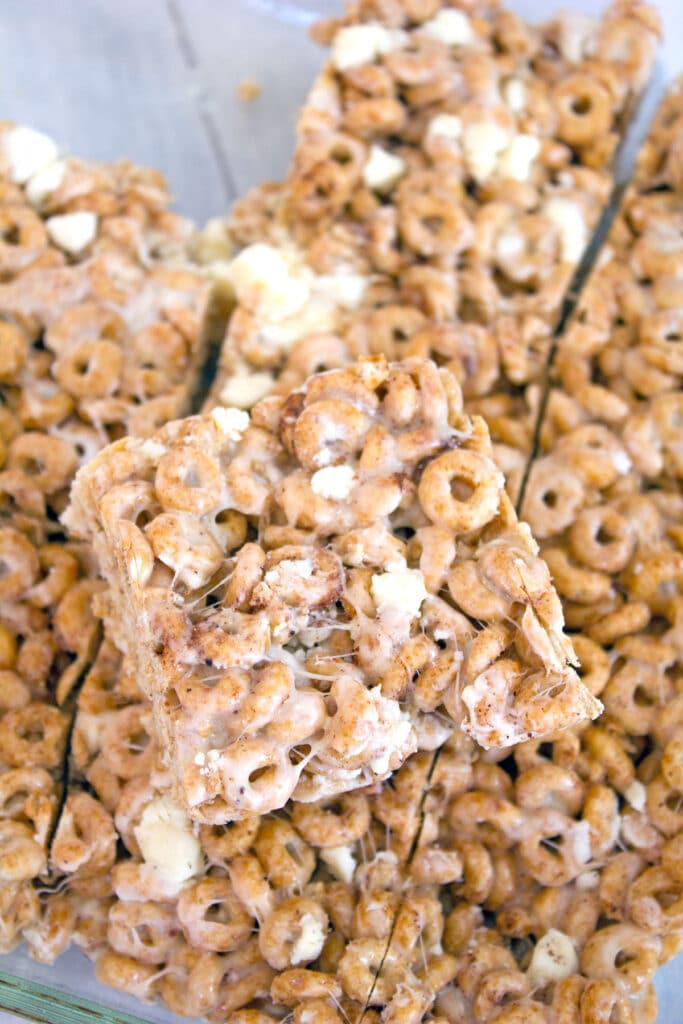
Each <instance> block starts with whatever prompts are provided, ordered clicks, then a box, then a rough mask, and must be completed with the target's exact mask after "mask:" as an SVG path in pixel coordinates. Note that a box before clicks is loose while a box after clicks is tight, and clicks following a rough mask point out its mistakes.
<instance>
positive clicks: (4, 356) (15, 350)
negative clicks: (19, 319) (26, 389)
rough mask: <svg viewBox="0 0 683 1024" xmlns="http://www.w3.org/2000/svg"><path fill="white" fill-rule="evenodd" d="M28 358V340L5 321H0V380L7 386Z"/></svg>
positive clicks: (22, 333) (13, 381)
mask: <svg viewBox="0 0 683 1024" xmlns="http://www.w3.org/2000/svg"><path fill="white" fill-rule="evenodd" d="M27 358H28V339H27V337H26V335H25V334H24V332H23V331H22V330H21V329H20V328H19V327H17V326H15V324H12V323H9V321H7V320H0V380H2V381H6V382H7V383H9V384H13V383H16V381H15V378H16V375H17V374H18V373H19V371H20V370H21V369H22V367H23V366H24V365H25V363H26V360H27Z"/></svg>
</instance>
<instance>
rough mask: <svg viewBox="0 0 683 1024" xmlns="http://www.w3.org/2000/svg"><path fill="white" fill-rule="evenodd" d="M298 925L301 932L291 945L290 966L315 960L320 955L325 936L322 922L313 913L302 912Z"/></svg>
mask: <svg viewBox="0 0 683 1024" xmlns="http://www.w3.org/2000/svg"><path fill="white" fill-rule="evenodd" d="M300 927H301V932H300V934H299V936H298V938H297V939H296V941H295V942H294V944H293V945H292V950H291V954H290V961H289V962H290V963H291V964H292V966H294V965H295V964H303V963H306V964H309V963H310V962H311V961H312V960H316V959H317V958H318V957H319V956H320V954H321V952H322V948H323V946H324V945H325V939H326V938H327V935H326V931H325V928H324V927H323V924H322V922H321V921H319V920H318V918H317V917H314V916H313V914H303V916H302V918H301V922H300Z"/></svg>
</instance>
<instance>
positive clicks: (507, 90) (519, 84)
mask: <svg viewBox="0 0 683 1024" xmlns="http://www.w3.org/2000/svg"><path fill="white" fill-rule="evenodd" d="M502 93H503V99H504V100H505V103H506V105H507V107H508V110H511V111H512V113H513V114H521V113H522V111H523V110H524V108H525V107H526V85H525V84H524V82H523V81H522V79H521V78H508V80H507V82H506V83H505V84H504V86H503V89H502Z"/></svg>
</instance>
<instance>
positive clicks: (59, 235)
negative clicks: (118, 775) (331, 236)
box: [0, 123, 210, 951]
mask: <svg viewBox="0 0 683 1024" xmlns="http://www.w3.org/2000/svg"><path fill="white" fill-rule="evenodd" d="M168 202H169V197H168V194H167V191H166V188H165V185H164V183H163V179H162V178H161V177H160V176H159V175H158V174H157V173H156V172H152V171H145V170H142V169H140V168H137V167H135V166H133V165H132V164H127V163H121V164H116V165H103V164H86V163H83V162H80V161H77V160H74V159H72V158H69V159H64V160H62V159H60V158H59V154H58V152H57V148H56V146H55V144H54V142H53V141H52V140H51V139H50V138H48V137H47V136H45V135H43V134H42V133H39V132H35V131H33V130H32V129H29V128H25V127H20V126H16V125H11V124H7V123H3V124H2V125H1V126H0V218H1V220H2V227H1V230H0V768H1V773H0V788H1V789H2V795H1V796H0V833H1V840H0V948H1V949H2V950H4V951H8V950H9V949H11V948H12V947H13V946H14V945H16V944H17V942H18V941H19V940H20V938H21V935H22V933H23V935H24V936H25V937H28V936H29V934H32V932H31V929H33V928H35V927H36V921H37V920H38V917H39V915H40V914H41V913H42V912H43V911H42V910H41V897H42V895H43V893H42V890H41V884H42V885H44V886H47V887H48V888H49V886H50V885H51V881H52V880H53V878H54V876H55V872H57V871H58V868H59V864H60V863H61V862H60V861H59V856H62V855H64V856H65V857H67V859H68V857H73V856H77V855H76V854H73V851H72V853H71V854H68V856H67V855H66V854H63V852H62V854H59V855H58V854H56V853H55V849H56V847H55V844H54V843H53V846H52V851H51V852H50V849H49V847H50V842H51V839H52V835H53V831H54V828H55V826H56V824H57V822H56V817H57V814H58V812H59V815H60V817H59V830H58V831H59V834H60V835H61V836H62V837H64V836H65V835H66V833H68V831H69V828H71V832H72V838H73V837H75V838H73V842H74V843H75V844H76V846H77V845H78V842H79V841H80V839H79V837H81V838H82V836H81V833H82V831H83V830H85V831H87V828H88V827H89V826H88V825H87V822H88V821H89V820H90V819H91V818H93V815H94V820H97V814H98V813H99V812H98V810H97V805H96V802H95V801H94V800H92V798H87V799H88V800H92V803H94V804H95V806H96V810H95V811H94V812H93V811H92V810H91V809H89V807H88V805H87V800H86V801H85V803H86V806H85V808H84V806H83V800H81V801H80V803H77V804H76V805H75V807H74V809H73V816H72V819H70V818H69V814H70V813H71V809H70V803H69V801H67V804H66V805H65V808H62V806H61V800H62V796H63V792H62V791H63V788H64V784H65V782H66V778H65V775H64V764H65V755H66V744H67V741H68V733H69V727H70V722H71V720H72V717H73V707H72V704H73V700H72V693H73V691H74V688H75V687H77V686H78V685H79V683H80V682H81V680H82V678H83V675H84V673H85V672H86V670H87V668H88V665H89V662H90V660H91V658H92V656H93V654H94V652H95V649H96V643H97V640H98V635H99V623H98V622H97V620H96V619H95V616H94V614H93V609H92V607H91V604H92V600H93V598H94V597H95V596H96V595H97V593H98V592H99V591H101V590H102V586H103V585H102V583H101V582H100V581H99V580H97V579H96V567H95V565H94V564H93V558H92V555H91V552H90V551H89V550H88V549H87V548H85V547H83V546H82V545H78V544H74V543H72V542H70V541H67V540H65V537H64V531H63V528H62V527H61V525H60V524H59V522H58V516H59V514H60V513H61V512H62V511H63V509H64V507H65V504H66V500H67V496H68V491H69V486H70V484H71V481H72V479H73V476H74V475H75V472H76V470H77V468H78V466H79V465H80V464H82V463H83V462H86V461H87V460H88V459H89V458H91V457H92V456H93V455H94V454H95V452H96V451H98V450H99V449H100V448H101V447H103V445H105V444H106V443H107V442H108V441H109V440H111V439H113V438H115V437H118V436H120V434H121V433H123V432H129V431H139V432H140V433H143V434H144V433H149V432H150V431H152V430H154V429H155V427H156V425H157V423H158V422H159V421H165V420H166V419H167V418H168V417H169V416H172V415H177V414H178V413H180V412H181V411H182V410H184V409H185V408H186V406H187V404H188V399H189V394H190V388H191V386H192V383H193V381H194V378H195V374H196V372H197V371H198V369H199V363H200V361H201V359H202V358H203V350H204V331H203V324H202V322H203V318H204V314H205V307H206V304H207V299H208V292H209V288H210V286H209V285H208V284H207V283H206V282H205V280H203V279H202V278H201V277H200V276H199V275H198V274H197V273H196V272H195V271H194V270H185V269H182V267H180V266H179V267H178V269H175V268H174V267H173V266H171V265H170V263H168V261H170V260H171V258H172V257H173V258H175V259H178V257H179V256H180V254H181V249H182V247H183V246H184V245H185V243H186V240H187V238H188V236H189V231H190V225H189V222H187V221H185V220H184V219H183V218H181V217H178V216H177V215H176V214H171V213H170V212H169V211H168ZM162 256H163V258H164V260H165V261H166V262H165V263H164V265H163V266H162V265H160V264H159V263H158V259H160V258H161V257H162ZM70 799H71V798H69V800H70ZM70 820H72V825H71V826H68V825H67V822H68V821H70ZM92 827H93V829H94V827H95V826H94V825H93V826H92ZM62 845H63V844H62ZM72 845H73V844H72ZM110 845H111V844H110ZM114 845H115V842H114ZM112 851H113V847H112ZM112 856H113V852H112ZM56 858H57V859H56ZM34 880H40V881H37V882H36V884H33V883H34ZM85 917H86V918H87V917H88V912H87V911H85ZM50 920H51V921H52V918H51V919H50ZM53 924H54V926H55V927H56V926H57V925H56V923H55V922H54V921H53ZM50 927H52V925H51V926H50ZM64 927H65V928H67V930H68V929H69V928H70V924H69V921H68V920H66V923H65V924H64Z"/></svg>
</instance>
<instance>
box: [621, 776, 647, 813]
mask: <svg viewBox="0 0 683 1024" xmlns="http://www.w3.org/2000/svg"><path fill="white" fill-rule="evenodd" d="M646 795H647V793H646V790H645V786H644V785H643V784H642V782H639V780H638V779H633V781H632V782H629V784H628V786H627V787H626V789H625V790H624V799H625V800H627V801H628V803H629V804H630V805H631V807H633V809H634V810H636V811H644V810H645V798H646Z"/></svg>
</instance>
